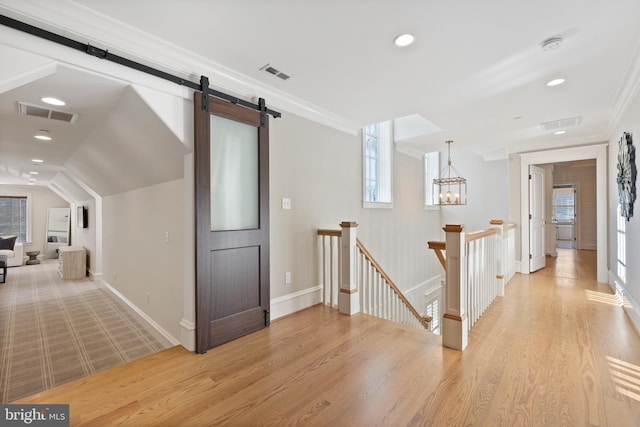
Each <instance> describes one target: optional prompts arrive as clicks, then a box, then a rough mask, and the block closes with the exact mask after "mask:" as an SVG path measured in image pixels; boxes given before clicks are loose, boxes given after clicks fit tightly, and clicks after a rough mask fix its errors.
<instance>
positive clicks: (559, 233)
mask: <svg viewBox="0 0 640 427" xmlns="http://www.w3.org/2000/svg"><path fill="white" fill-rule="evenodd" d="M552 201H553V205H552V217H551V222H552V223H553V224H555V226H556V247H557V248H559V249H576V222H577V213H576V186H575V185H573V184H561V185H554V186H553V194H552Z"/></svg>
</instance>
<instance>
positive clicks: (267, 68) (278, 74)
mask: <svg viewBox="0 0 640 427" xmlns="http://www.w3.org/2000/svg"><path fill="white" fill-rule="evenodd" d="M260 71H266V72H267V73H270V74H273V75H274V76H276V77H280V78H281V79H282V80H288V79H289V78H290V77H291V76H289V75H287V74H285V73H283V72H282V71H280V70H278V69H276V68H273V67H272V66H271V65H269V64H267V65H265V66H264V67H262V68H260Z"/></svg>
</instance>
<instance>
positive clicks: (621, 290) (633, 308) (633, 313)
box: [609, 270, 640, 333]
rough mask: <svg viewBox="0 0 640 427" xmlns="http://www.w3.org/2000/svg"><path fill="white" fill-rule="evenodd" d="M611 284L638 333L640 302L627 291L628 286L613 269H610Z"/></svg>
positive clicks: (639, 330) (639, 326)
mask: <svg viewBox="0 0 640 427" xmlns="http://www.w3.org/2000/svg"><path fill="white" fill-rule="evenodd" d="M609 286H610V287H611V290H612V291H613V292H614V293H615V294H616V297H617V298H618V300H619V301H621V302H622V303H621V305H622V309H623V310H624V312H625V313H626V314H627V316H628V317H629V319H630V320H631V323H633V326H634V327H635V328H636V330H637V331H638V333H640V304H638V302H637V301H636V300H634V299H633V297H632V296H631V295H629V292H627V288H626V287H625V286H624V284H623V282H622V280H620V278H619V277H618V276H617V275H616V274H615V273H613V272H612V271H611V270H609Z"/></svg>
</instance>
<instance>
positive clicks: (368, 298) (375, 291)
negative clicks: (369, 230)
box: [318, 222, 431, 330]
mask: <svg viewBox="0 0 640 427" xmlns="http://www.w3.org/2000/svg"><path fill="white" fill-rule="evenodd" d="M353 224H354V223H348V222H344V223H342V224H341V225H342V226H343V229H342V230H328V229H320V230H318V236H319V237H320V239H319V240H320V242H319V253H320V257H319V263H320V264H319V273H320V274H319V276H320V282H321V285H322V303H323V304H325V305H330V306H331V307H339V309H340V311H341V312H343V313H347V314H353V313H355V312H358V311H362V312H363V313H366V314H369V315H372V316H376V317H380V318H383V319H386V320H391V321H394V322H397V323H401V324H404V325H408V326H413V327H416V328H420V329H427V330H429V328H430V325H429V322H430V321H431V318H430V317H429V316H422V315H420V313H418V311H417V310H416V309H415V308H414V307H413V306H412V305H411V303H410V302H409V301H408V300H407V299H406V298H405V296H404V295H403V294H402V292H401V291H400V290H399V289H398V287H397V286H396V284H395V283H394V282H393V281H392V280H391V278H390V277H389V276H388V275H387V273H386V272H385V271H384V270H383V269H382V267H381V266H380V265H379V264H378V262H377V261H376V260H375V259H374V258H373V256H372V255H371V253H370V252H369V251H368V250H367V249H366V248H365V246H364V245H363V244H362V242H361V241H360V240H358V239H357V238H355V225H353ZM345 233H352V234H350V235H349V234H345ZM351 240H353V241H355V244H354V245H353V247H351V246H350V245H349V244H348V243H349V241H351ZM345 251H349V253H345ZM345 260H347V261H345ZM349 280H351V281H353V283H347V282H349ZM341 282H342V283H341ZM354 295H355V298H353V296H354ZM341 300H342V302H341ZM347 304H350V307H349V308H345V307H342V306H345V305H347ZM341 305H342V306H341Z"/></svg>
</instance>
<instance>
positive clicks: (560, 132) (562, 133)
mask: <svg viewBox="0 0 640 427" xmlns="http://www.w3.org/2000/svg"><path fill="white" fill-rule="evenodd" d="M565 133H567V131H566V130H559V131H556V132H554V134H556V135H564V134H565Z"/></svg>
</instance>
